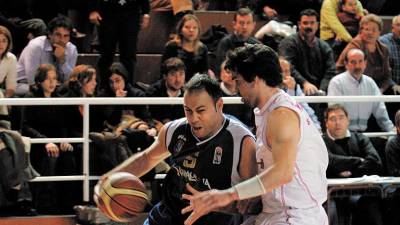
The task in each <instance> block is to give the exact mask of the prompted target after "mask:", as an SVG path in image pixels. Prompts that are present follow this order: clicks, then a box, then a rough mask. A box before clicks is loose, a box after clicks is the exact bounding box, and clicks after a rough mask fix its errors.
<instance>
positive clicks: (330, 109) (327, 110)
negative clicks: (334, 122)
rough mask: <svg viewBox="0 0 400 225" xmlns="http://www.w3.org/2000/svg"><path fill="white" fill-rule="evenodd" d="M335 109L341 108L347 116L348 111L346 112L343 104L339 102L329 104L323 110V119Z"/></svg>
mask: <svg viewBox="0 0 400 225" xmlns="http://www.w3.org/2000/svg"><path fill="white" fill-rule="evenodd" d="M336 110H342V111H343V112H344V114H345V115H346V117H349V113H348V112H347V110H346V108H344V106H343V105H341V104H334V105H331V106H329V107H328V108H327V109H326V110H325V115H324V116H325V120H327V119H328V116H329V113H330V112H332V111H336Z"/></svg>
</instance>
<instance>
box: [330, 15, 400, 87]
mask: <svg viewBox="0 0 400 225" xmlns="http://www.w3.org/2000/svg"><path fill="white" fill-rule="evenodd" d="M382 28H383V22H382V19H381V18H380V17H379V16H377V15H375V14H368V15H366V16H364V17H363V18H362V19H361V21H360V32H359V34H358V35H357V36H356V37H355V38H354V39H353V40H352V41H351V42H350V43H349V44H348V45H347V46H346V48H345V49H344V50H343V52H342V54H341V55H340V56H339V59H338V60H337V62H336V69H337V71H338V72H343V71H344V70H345V62H344V58H345V56H346V54H347V52H348V51H349V50H350V49H353V48H358V49H361V50H362V51H363V52H364V54H365V56H366V60H367V62H366V63H367V64H366V68H365V71H364V74H366V75H368V76H370V77H371V78H372V79H374V81H375V82H376V84H377V85H378V87H379V88H380V91H381V93H383V94H386V92H387V91H389V90H391V89H389V88H391V87H392V86H393V85H394V84H395V83H394V82H393V80H392V75H391V69H390V63H389V50H388V48H387V47H386V46H385V45H384V44H382V43H381V42H380V41H379V40H378V38H379V36H380V33H381V31H382Z"/></svg>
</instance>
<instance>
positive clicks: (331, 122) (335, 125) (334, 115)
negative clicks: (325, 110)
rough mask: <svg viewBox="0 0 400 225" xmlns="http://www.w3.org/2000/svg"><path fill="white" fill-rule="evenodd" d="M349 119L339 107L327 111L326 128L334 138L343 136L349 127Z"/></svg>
mask: <svg viewBox="0 0 400 225" xmlns="http://www.w3.org/2000/svg"><path fill="white" fill-rule="evenodd" d="M349 123H350V120H349V118H348V117H347V116H346V114H345V113H344V112H343V110H341V109H337V110H334V111H331V112H329V115H328V118H327V120H326V129H327V130H328V131H329V134H330V135H332V137H334V138H344V137H345V136H346V132H347V129H348V128H349Z"/></svg>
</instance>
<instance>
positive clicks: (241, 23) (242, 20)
mask: <svg viewBox="0 0 400 225" xmlns="http://www.w3.org/2000/svg"><path fill="white" fill-rule="evenodd" d="M255 26H256V22H255V18H254V14H253V12H252V11H251V10H250V9H248V8H240V9H238V10H237V11H236V13H235V15H234V16H233V32H232V33H231V34H229V35H227V36H225V37H224V38H222V39H221V40H220V41H219V43H218V47H217V52H216V57H217V58H216V61H215V64H214V65H212V67H213V69H214V70H215V72H216V74H218V75H219V73H220V71H219V69H220V66H221V64H222V62H223V61H225V58H226V55H227V53H228V52H229V51H230V50H233V49H235V48H237V47H240V46H243V45H244V44H245V43H249V44H257V43H260V41H259V40H257V39H256V38H254V37H252V34H253V31H254V28H255ZM185 65H186V64H185Z"/></svg>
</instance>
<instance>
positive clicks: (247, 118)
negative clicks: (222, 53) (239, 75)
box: [219, 61, 255, 130]
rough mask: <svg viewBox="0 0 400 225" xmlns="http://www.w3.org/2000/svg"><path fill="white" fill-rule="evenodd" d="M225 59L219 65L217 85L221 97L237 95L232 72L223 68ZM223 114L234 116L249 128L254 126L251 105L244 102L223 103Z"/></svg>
mask: <svg viewBox="0 0 400 225" xmlns="http://www.w3.org/2000/svg"><path fill="white" fill-rule="evenodd" d="M225 65H226V61H224V62H223V63H222V65H221V73H220V78H221V82H220V83H219V86H220V88H221V90H222V97H239V96H240V95H239V93H238V90H237V85H236V81H235V80H233V79H232V72H231V71H230V70H228V69H226V68H225ZM222 112H223V113H224V114H228V115H230V116H234V117H235V118H236V119H238V120H240V121H241V122H242V123H244V124H245V125H247V127H249V129H250V130H252V128H255V124H254V117H253V110H252V108H251V107H249V106H248V105H245V104H239V105H238V104H225V105H224V107H223V108H222Z"/></svg>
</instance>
